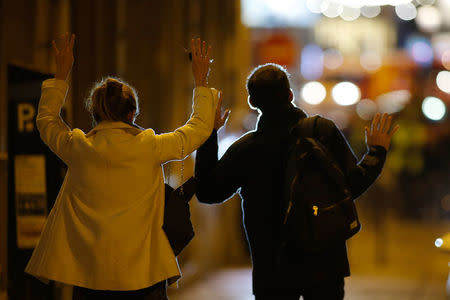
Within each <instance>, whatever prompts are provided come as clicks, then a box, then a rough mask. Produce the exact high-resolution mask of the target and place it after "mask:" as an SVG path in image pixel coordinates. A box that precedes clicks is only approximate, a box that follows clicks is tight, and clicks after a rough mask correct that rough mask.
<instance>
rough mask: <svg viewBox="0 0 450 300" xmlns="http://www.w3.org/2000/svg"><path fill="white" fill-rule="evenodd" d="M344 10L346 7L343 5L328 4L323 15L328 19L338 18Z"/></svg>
mask: <svg viewBox="0 0 450 300" xmlns="http://www.w3.org/2000/svg"><path fill="white" fill-rule="evenodd" d="M324 3H326V2H324ZM343 10H344V6H343V5H342V4H339V3H336V2H328V7H327V9H325V10H324V12H323V14H324V15H325V16H327V17H328V18H336V17H337V16H339V15H340V14H341V13H342V11H343Z"/></svg>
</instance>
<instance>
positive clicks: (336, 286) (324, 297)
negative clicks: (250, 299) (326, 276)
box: [255, 279, 344, 300]
mask: <svg viewBox="0 0 450 300" xmlns="http://www.w3.org/2000/svg"><path fill="white" fill-rule="evenodd" d="M300 296H303V299H304V300H343V299H344V279H342V280H338V281H331V282H320V283H314V284H310V285H308V286H306V287H305V288H302V289H290V288H286V289H264V290H260V291H256V292H255V300H299V299H300Z"/></svg>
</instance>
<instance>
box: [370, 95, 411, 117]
mask: <svg viewBox="0 0 450 300" xmlns="http://www.w3.org/2000/svg"><path fill="white" fill-rule="evenodd" d="M376 101H377V103H378V107H379V112H381V113H388V114H394V113H397V112H399V111H402V110H403V109H404V108H405V107H406V105H408V103H410V102H411V92H410V91H408V90H397V91H392V92H389V93H385V94H382V95H380V96H378V97H377V99H376Z"/></svg>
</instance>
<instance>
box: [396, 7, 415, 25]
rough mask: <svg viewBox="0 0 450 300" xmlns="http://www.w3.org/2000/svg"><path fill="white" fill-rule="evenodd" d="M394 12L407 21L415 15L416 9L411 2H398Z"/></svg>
mask: <svg viewBox="0 0 450 300" xmlns="http://www.w3.org/2000/svg"><path fill="white" fill-rule="evenodd" d="M395 13H396V14H397V16H398V17H399V18H400V19H402V20H405V21H409V20H412V19H414V18H415V17H416V16H417V9H416V7H415V6H414V4H412V3H406V4H400V5H397V6H396V7H395Z"/></svg>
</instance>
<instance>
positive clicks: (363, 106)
mask: <svg viewBox="0 0 450 300" xmlns="http://www.w3.org/2000/svg"><path fill="white" fill-rule="evenodd" d="M377 110H378V107H377V104H376V103H375V102H374V101H372V100H370V99H363V100H361V101H359V102H358V104H357V105H356V113H357V114H358V116H359V117H360V118H361V119H363V120H366V121H369V120H371V119H372V118H373V116H374V115H375V114H376V113H377Z"/></svg>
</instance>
